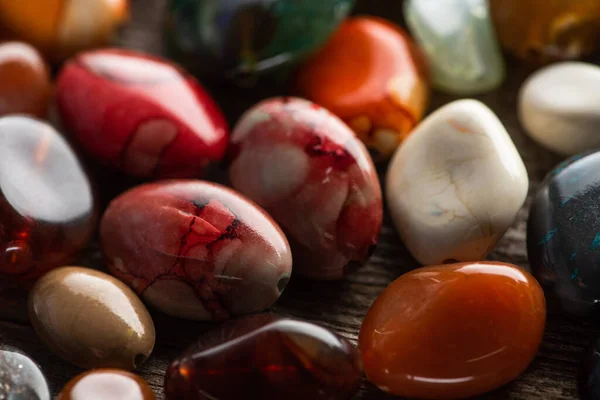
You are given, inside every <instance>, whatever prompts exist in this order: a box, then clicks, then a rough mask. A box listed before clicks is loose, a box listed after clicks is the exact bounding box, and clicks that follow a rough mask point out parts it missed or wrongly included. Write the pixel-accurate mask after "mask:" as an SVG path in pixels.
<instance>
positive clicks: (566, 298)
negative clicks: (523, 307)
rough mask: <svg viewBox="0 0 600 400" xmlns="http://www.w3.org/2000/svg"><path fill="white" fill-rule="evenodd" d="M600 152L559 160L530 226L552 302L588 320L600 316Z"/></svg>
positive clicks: (538, 271) (534, 261)
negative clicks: (599, 266) (599, 196)
mask: <svg viewBox="0 0 600 400" xmlns="http://www.w3.org/2000/svg"><path fill="white" fill-rule="evenodd" d="M599 168H600V152H594V153H589V154H583V155H578V156H574V157H572V158H570V159H569V160H567V161H565V162H563V163H561V164H559V165H558V166H557V167H556V168H555V169H554V170H553V171H551V172H550V173H549V174H548V175H547V176H546V178H545V179H544V181H543V182H542V183H541V184H540V186H539V189H538V192H537V193H536V195H535V197H534V199H533V203H532V205H531V211H530V214H529V222H528V225H527V254H528V256H529V262H530V264H531V268H532V271H533V273H534V275H535V276H536V278H537V279H538V280H539V281H540V283H541V284H542V286H543V287H544V289H545V291H546V296H547V297H548V301H549V303H550V301H552V303H553V306H558V307H559V308H560V309H562V310H563V311H564V312H566V313H568V314H572V315H576V316H581V317H586V318H596V317H597V316H598V315H600V308H598V307H599V304H600V270H598V268H597V267H596V266H597V265H598V263H599V262H600V209H599V208H598V205H597V204H598V203H597V202H598V194H599V193H600V176H599V175H598V174H597V171H598V169H599Z"/></svg>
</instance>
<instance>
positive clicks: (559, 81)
mask: <svg viewBox="0 0 600 400" xmlns="http://www.w3.org/2000/svg"><path fill="white" fill-rule="evenodd" d="M599 105H600V67H598V66H596V65H593V64H587V63H582V62H574V61H570V62H562V63H559V64H554V65H551V66H548V67H545V68H543V69H540V70H538V71H537V72H535V73H534V74H533V75H532V76H530V77H529V79H527V81H525V83H524V84H523V86H522V87H521V90H520V92H519V119H520V120H521V124H523V127H524V128H525V130H526V131H527V133H529V136H531V137H532V138H533V139H534V140H535V141H536V142H538V143H539V144H541V145H542V146H544V147H547V148H548V149H550V150H552V151H554V152H556V153H559V154H562V155H574V154H577V153H581V152H583V151H587V150H593V149H596V148H598V147H600V107H599Z"/></svg>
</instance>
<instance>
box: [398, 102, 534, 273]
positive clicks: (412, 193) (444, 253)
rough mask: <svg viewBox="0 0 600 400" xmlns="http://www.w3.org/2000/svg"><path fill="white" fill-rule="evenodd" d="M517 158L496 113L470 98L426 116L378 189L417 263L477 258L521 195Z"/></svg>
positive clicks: (523, 178) (523, 184)
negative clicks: (384, 193) (384, 184)
mask: <svg viewBox="0 0 600 400" xmlns="http://www.w3.org/2000/svg"><path fill="white" fill-rule="evenodd" d="M528 186H529V181H528V178H527V171H526V170H525V166H524V165H523V161H522V160H521V157H520V156H519V153H518V152H517V149H516V148H515V146H514V144H513V142H512V140H511V139H510V136H509V135H508V133H507V132H506V129H505V128H504V126H503V125H502V123H501V122H500V120H499V119H498V118H497V117H496V115H495V114H494V113H493V112H492V111H491V110H490V109H489V108H487V107H486V106H485V105H484V104H482V103H480V102H479V101H476V100H459V101H455V102H453V103H450V104H448V105H446V106H444V107H442V108H440V109H439V110H437V111H436V112H434V113H433V114H431V115H430V116H429V117H428V118H426V119H425V120H424V121H423V122H421V124H420V125H418V126H417V128H416V129H415V131H414V132H413V133H411V134H410V135H409V136H408V138H407V139H406V140H405V142H404V143H403V144H402V145H401V147H400V148H399V149H398V151H397V152H396V154H395V155H394V157H393V159H392V161H391V163H390V166H389V170H388V173H387V187H386V195H387V202H388V206H389V208H390V211H391V214H392V219H393V221H394V224H395V225H396V228H397V230H398V232H399V234H400V236H401V237H402V240H403V241H404V244H405V245H406V247H407V248H408V250H409V251H410V252H411V253H412V255H413V256H414V257H415V258H416V259H417V260H418V261H419V262H420V263H421V264H424V265H434V264H441V263H443V262H445V261H448V260H458V261H477V260H483V259H484V258H485V256H486V255H487V254H488V252H489V251H490V250H491V249H492V247H493V246H494V245H495V244H496V242H497V241H498V239H500V238H501V237H502V235H503V234H504V232H505V231H506V230H507V229H508V227H509V226H510V225H511V224H512V222H513V220H514V219H515V216H516V214H517V212H518V211H519V209H520V208H521V206H522V205H523V202H524V201H525V197H526V195H527V189H528Z"/></svg>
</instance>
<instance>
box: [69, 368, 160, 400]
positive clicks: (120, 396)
mask: <svg viewBox="0 0 600 400" xmlns="http://www.w3.org/2000/svg"><path fill="white" fill-rule="evenodd" d="M109 399H110V400H154V399H155V397H154V394H153V393H152V389H150V387H149V386H148V384H147V383H146V382H145V381H144V380H143V379H142V378H140V377H139V376H137V375H134V374H132V373H131V372H127V371H123V370H119V369H108V368H101V369H94V370H91V371H87V372H84V373H82V374H80V375H77V376H76V377H75V378H73V379H71V380H70V381H69V382H68V383H67V384H66V385H65V387H64V388H63V389H62V391H61V392H60V394H59V395H58V399H57V400H109Z"/></svg>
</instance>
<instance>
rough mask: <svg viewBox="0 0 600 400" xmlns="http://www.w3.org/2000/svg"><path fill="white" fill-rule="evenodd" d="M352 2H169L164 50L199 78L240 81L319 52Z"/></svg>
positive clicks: (255, 0)
mask: <svg viewBox="0 0 600 400" xmlns="http://www.w3.org/2000/svg"><path fill="white" fill-rule="evenodd" d="M352 5H353V0H327V1H323V0H171V3H170V7H169V17H168V22H167V38H168V50H169V52H170V54H171V56H172V57H173V58H175V59H176V60H178V61H180V62H181V63H182V64H183V65H184V66H186V67H187V68H188V69H190V70H191V71H192V72H194V73H197V74H199V75H201V76H209V77H225V78H228V79H234V80H237V79H243V78H247V77H249V76H250V77H253V76H258V75H260V74H263V73H267V72H271V71H274V70H278V69H282V68H283V67H286V66H290V65H293V64H294V63H295V62H297V61H299V60H301V59H303V58H304V57H305V56H307V55H309V54H310V53H312V52H313V51H315V50H316V49H318V48H319V46H321V45H322V44H323V43H324V42H325V41H326V40H327V39H328V38H329V36H330V35H331V34H332V33H333V32H334V31H335V29H336V28H337V27H338V25H339V24H340V22H341V21H342V20H343V19H344V18H345V17H346V16H347V15H348V13H349V12H350V10H351V8H352Z"/></svg>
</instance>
